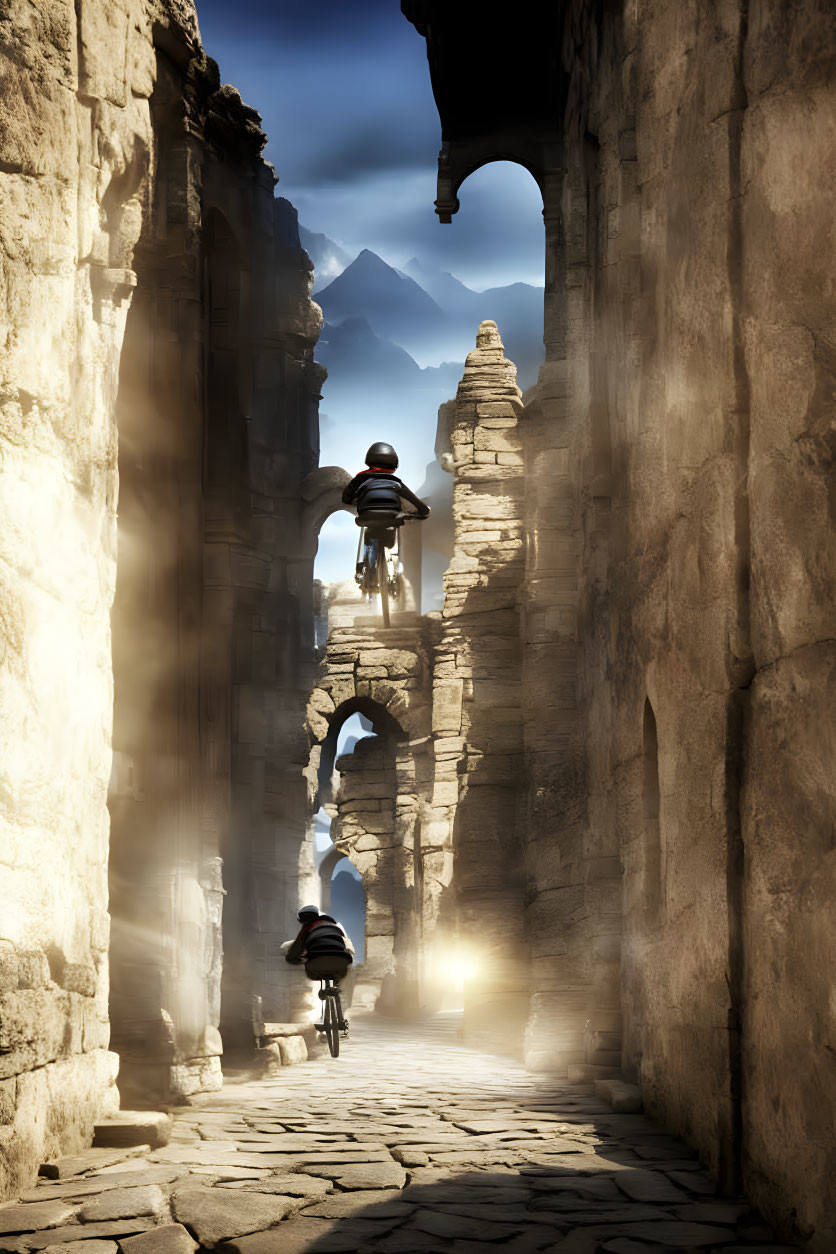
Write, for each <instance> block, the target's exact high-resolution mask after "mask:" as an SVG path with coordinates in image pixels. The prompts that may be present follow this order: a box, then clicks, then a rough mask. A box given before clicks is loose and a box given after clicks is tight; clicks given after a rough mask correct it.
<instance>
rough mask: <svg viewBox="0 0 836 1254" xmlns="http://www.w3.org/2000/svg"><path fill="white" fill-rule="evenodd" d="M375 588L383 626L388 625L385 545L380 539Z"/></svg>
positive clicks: (387, 574) (387, 577)
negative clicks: (378, 598)
mask: <svg viewBox="0 0 836 1254" xmlns="http://www.w3.org/2000/svg"><path fill="white" fill-rule="evenodd" d="M377 590H378V592H379V593H380V612H381V614H382V615H383V626H384V627H388V626H389V572H388V570H387V569H386V545H385V544H384V543H383V541H382V540H381V541H380V546H379V548H378V553H377Z"/></svg>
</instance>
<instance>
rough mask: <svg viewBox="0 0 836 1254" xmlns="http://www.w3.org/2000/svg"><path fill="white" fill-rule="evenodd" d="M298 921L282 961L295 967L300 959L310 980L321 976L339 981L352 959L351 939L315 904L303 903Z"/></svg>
mask: <svg viewBox="0 0 836 1254" xmlns="http://www.w3.org/2000/svg"><path fill="white" fill-rule="evenodd" d="M296 917H297V919H298V920H299V922H300V923H301V924H302V926H301V928H300V929H299V932H298V934H297V936H296V939H295V941H294V942H293V944H292V945H291V946H290V948H289V949H288V951H287V953H286V954H285V961H287V962H292V963H294V965H296V966H299V965H301V963H303V962H304V964H305V974H306V975H307V976H308V978H309V979H311V980H319V979H322V978H323V977H324V976H330V977H331V978H332V979H335V980H341V979H343V978H344V976H345V974H346V972H347V971H348V968H349V967H350V966H351V963H352V962H353V961H354V959H353V957H352V954H351V950H350V949H349V946H350V945H351V941H350V940H349V939H348V937H347V936H346V934H345V932H344V931H343V929H342V928H341V927H340V925H339V923H338V922H337V920H336V919H335V918H333V917H332V916H331V915H330V914H320V912H319V907H318V906H303V907H302V909H301V910H300V911H299V913H298V915H297V916H296Z"/></svg>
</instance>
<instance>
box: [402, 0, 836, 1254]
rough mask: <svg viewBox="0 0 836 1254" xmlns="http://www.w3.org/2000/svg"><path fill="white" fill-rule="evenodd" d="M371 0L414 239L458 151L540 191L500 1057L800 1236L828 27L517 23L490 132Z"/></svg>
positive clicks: (828, 800) (660, 13)
mask: <svg viewBox="0 0 836 1254" xmlns="http://www.w3.org/2000/svg"><path fill="white" fill-rule="evenodd" d="M403 7H404V10H405V12H408V13H409V15H410V16H411V17H412V18H413V20H414V21H415V22H416V24H417V25H418V28H419V30H421V32H422V33H423V34H425V35H426V36H427V39H428V44H429V55H430V63H431V66H432V72H433V87H434V90H435V92H436V98H437V101H438V103H439V110H440V113H441V123H442V138H443V147H442V152H441V155H440V159H439V200H438V202H437V210H438V212H439V215H440V216H441V217H442V220H445V218H446V220H449V215H450V214H452V213H454V212H456V210H457V208H458V201H457V198H456V193H457V191H458V187H459V186H460V184H461V182H462V181H463V179H464V178H465V177H466V176H467V174H468V173H469V172H470V171H471V170H473V169H474V168H476V167H477V166H478V165H480V164H484V163H485V162H487V161H490V160H497V159H508V158H509V157H515V158H516V159H517V160H519V161H520V162H521V163H522V164H523V165H525V166H526V167H527V168H528V169H529V170H531V171H532V173H533V174H534V177H535V178H536V179H537V181H538V183H539V185H540V188H541V191H542V194H543V203H544V218H545V223H546V241H547V245H546V299H545V328H544V339H545V342H546V352H547V360H546V363H545V365H544V367H543V369H542V371H541V374H540V379H539V383H538V385H537V387H536V388H535V389H534V390H533V391H532V392H531V393H529V394H527V396H526V401H527V404H526V409H525V413H524V415H523V418H522V420H521V423H520V427H521V429H522V431H523V432H524V441H523V442H524V451H525V498H526V518H525V534H526V539H527V559H526V578H525V586H524V599H523V606H524V621H523V625H522V632H521V638H522V641H523V649H524V652H523V658H522V686H523V710H524V719H525V724H524V726H525V735H524V753H525V768H524V774H525V791H526V807H527V809H526V823H525V842H526V857H527V866H528V908H527V925H526V938H527V940H528V942H529V943H530V944H531V946H532V948H533V953H534V961H533V965H532V988H533V999H532V1009H531V1016H530V1020H529V1027H528V1033H527V1043H528V1049H529V1054H528V1056H529V1059H530V1061H532V1062H534V1061H535V1060H536V1062H537V1063H538V1065H543V1064H545V1063H547V1062H550V1064H551V1065H553V1066H560V1067H567V1066H568V1067H569V1068H570V1075H575V1076H578V1077H580V1076H585V1077H587V1078H593V1077H594V1076H596V1075H604V1074H606V1071H607V1069H608V1068H609V1067H611V1066H612V1065H613V1064H615V1063H617V1062H618V1061H619V1059H620V1061H621V1063H622V1065H623V1068H624V1070H625V1071H626V1072H627V1074H628V1075H629V1076H631V1077H632V1078H635V1079H638V1080H639V1081H640V1082H641V1085H642V1088H643V1093H644V1099H645V1104H646V1106H647V1107H648V1109H649V1110H650V1112H651V1113H652V1114H653V1115H654V1116H655V1117H656V1118H658V1119H660V1120H661V1121H662V1122H664V1123H665V1124H667V1125H668V1126H669V1127H670V1128H672V1129H674V1130H676V1131H678V1132H680V1133H683V1134H684V1135H685V1136H686V1138H687V1139H688V1140H690V1142H691V1143H692V1144H693V1145H695V1146H696V1147H697V1148H698V1150H699V1151H700V1153H701V1155H702V1157H703V1158H704V1160H705V1161H706V1163H708V1164H709V1166H710V1167H711V1168H712V1169H713V1170H714V1172H715V1173H716V1175H717V1177H718V1179H719V1181H720V1183H721V1186H723V1187H726V1188H734V1187H736V1185H737V1183H738V1181H739V1178H740V1176H741V1174H742V1176H743V1181H744V1184H745V1186H746V1187H747V1189H748V1190H749V1191H750V1194H751V1195H752V1196H753V1198H754V1200H755V1202H756V1203H757V1204H758V1205H759V1206H760V1207H761V1208H762V1209H763V1210H764V1211H765V1212H766V1213H767V1214H769V1215H770V1217H771V1218H772V1219H773V1220H774V1221H775V1222H776V1223H777V1224H778V1225H779V1226H780V1227H781V1228H782V1230H783V1231H785V1232H786V1233H787V1234H791V1235H795V1236H799V1235H800V1236H801V1237H803V1238H805V1239H808V1241H809V1248H811V1249H813V1250H816V1251H825V1250H829V1249H830V1248H832V1245H833V1240H834V1229H833V1217H832V1214H831V1213H830V1211H829V1210H828V1205H827V1201H826V1200H825V1199H826V1198H827V1197H828V1195H829V1193H830V1190H829V1187H828V1184H827V1183H826V1181H827V1180H828V1179H829V1177H830V1176H831V1175H832V1161H831V1160H832V1155H831V1153H830V1150H829V1145H830V1143H831V1141H832V1136H831V1135H830V1130H829V1129H830V1124H831V1123H832V1117H831V1112H832V1108H833V1103H834V1100H836V1089H834V1073H833V1069H832V1065H831V1064H830V1063H828V1062H827V1061H826V1057H827V1055H828V1046H827V1044H826V1041H827V1039H828V1037H829V1034H832V1013H831V1009H830V1007H829V1003H828V978H827V975H826V972H828V971H829V970H830V969H831V968H832V964H833V946H834V929H833V923H832V912H830V913H828V908H827V905H826V903H827V902H828V901H829V900H830V898H831V896H832V887H833V863H832V858H833V851H832V847H831V845H832V840H831V839H830V837H829V836H828V834H827V833H828V831H829V830H832V827H831V828H829V827H828V819H827V818H826V815H828V814H830V815H831V816H832V806H833V784H832V776H833V771H832V767H828V766H826V765H825V760H826V759H827V755H828V754H830V756H831V757H832V743H833V701H832V682H833V681H832V674H833V635H834V632H833V621H834V620H833V587H834V578H833V565H832V561H833V546H832V542H831V532H832V499H831V493H830V485H831V484H832V476H833V433H832V403H831V401H830V400H828V399H827V398H828V397H830V398H831V399H832V391H833V370H834V363H833V354H832V352H831V349H830V347H829V345H831V344H832V343H833V337H834V325H833V306H832V299H831V297H830V286H831V283H832V278H831V270H832V267H831V266H830V265H829V264H828V262H827V261H826V260H824V259H825V258H829V256H830V252H831V251H832V234H833V220H832V213H831V212H830V206H829V199H828V194H827V191H826V189H827V188H828V186H829V176H830V178H832V172H833V165H834V159H836V156H835V154H836V126H835V125H834V119H835V118H836V86H834V85H835V84H836V72H835V71H836V41H834V27H833V14H832V6H829V5H827V4H825V3H823V2H821V0H809V3H804V4H790V3H788V2H787V0H758V2H757V3H744V2H743V0H739V2H733V3H730V4H725V5H704V4H699V3H696V0H693V2H687V3H682V4H675V5H674V4H670V3H666V2H665V0H658V2H651V3H648V4H642V5H640V6H636V5H634V4H632V3H630V4H626V3H625V4H619V3H616V4H607V5H603V4H590V3H586V2H585V0H575V2H574V3H572V4H570V5H566V6H563V8H562V9H561V12H560V15H559V20H560V24H561V26H562V31H561V32H560V35H559V36H558V37H557V38H556V37H555V32H554V23H555V22H556V21H557V15H556V11H555V12H550V14H548V15H544V16H543V18H542V26H541V27H540V28H539V29H538V32H537V34H535V33H534V32H533V31H532V29H531V27H530V24H529V26H528V27H527V28H526V29H527V32H528V38H529V40H530V43H531V57H530V59H528V60H527V61H526V64H525V67H524V68H523V67H519V68H517V67H516V66H515V65H514V64H512V63H509V64H508V78H507V80H506V83H505V88H506V93H507V98H509V99H513V100H514V106H515V107H514V112H513V116H509V118H508V119H506V120H504V122H503V125H497V126H496V127H495V129H494V131H493V132H491V127H490V123H488V122H486V120H485V118H484V117H480V118H478V119H476V118H474V116H473V109H472V101H473V100H474V99H480V98H481V97H480V95H479V93H478V91H477V90H476V89H477V88H478V86H479V85H480V74H481V73H482V72H483V71H482V68H481V67H480V66H478V65H471V64H470V62H469V61H467V60H466V59H464V58H462V57H457V50H459V49H460V48H461V47H462V46H463V45H462V40H464V39H465V38H466V37H467V35H468V31H467V30H466V27H465V24H464V19H461V18H460V16H459V15H457V14H456V13H454V12H452V11H450V10H449V9H448V8H447V7H446V6H444V5H442V4H440V3H435V2H434V0H427V2H425V3H422V4H421V5H420V6H418V5H412V4H411V3H407V0H404V5H403ZM522 25H523V24H522V23H519V27H520V30H522ZM499 38H500V36H499V35H494V36H491V32H490V30H489V28H488V27H487V26H485V27H483V28H482V29H481V30H480V32H479V39H480V40H482V41H486V42H487V43H488V44H489V45H490V46H491V50H492V52H496V50H497V49H496V47H495V44H496V41H497V40H498V39H499ZM501 38H502V41H503V49H504V48H505V46H506V43H507V44H508V45H509V46H512V44H513V37H512V35H510V34H509V33H508V32H507V31H505V30H503V32H502V36H501ZM492 40H493V43H492V42H491V41H492ZM544 48H545V49H546V50H545V51H544ZM531 80H534V81H533V82H532V81H531ZM547 107H548V109H550V110H551V114H550V116H547ZM506 123H507V124H506ZM453 885H454V889H455V877H454V880H453ZM549 1055H550V1057H549Z"/></svg>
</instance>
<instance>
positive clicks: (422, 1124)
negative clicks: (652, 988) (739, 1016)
mask: <svg viewBox="0 0 836 1254" xmlns="http://www.w3.org/2000/svg"><path fill="white" fill-rule="evenodd" d="M457 1026H458V1016H457V1015H455V1014H452V1015H450V1014H448V1015H439V1016H437V1017H436V1018H435V1019H434V1020H430V1021H428V1022H425V1023H422V1024H419V1025H406V1024H394V1023H391V1022H389V1023H386V1022H381V1021H380V1020H379V1019H377V1018H375V1019H372V1018H364V1019H359V1020H357V1021H356V1023H354V1024H352V1027H351V1032H350V1036H349V1038H348V1039H347V1040H346V1041H344V1043H343V1046H342V1052H341V1055H340V1057H339V1058H338V1059H331V1058H330V1057H328V1056H327V1054H326V1056H325V1057H320V1058H315V1059H312V1060H310V1061H308V1062H305V1063H301V1064H299V1065H298V1066H296V1067H294V1068H285V1069H283V1070H282V1072H281V1074H280V1075H278V1076H275V1077H271V1078H270V1079H264V1080H252V1079H250V1078H248V1077H247V1076H246V1075H244V1074H243V1073H240V1074H238V1075H237V1076H236V1075H235V1074H234V1073H233V1074H232V1075H231V1076H230V1077H228V1078H227V1079H226V1082H225V1085H224V1088H223V1090H222V1091H221V1092H219V1093H214V1094H201V1095H198V1096H196V1097H194V1098H193V1099H192V1101H191V1104H190V1105H188V1106H184V1107H181V1108H180V1109H177V1110H175V1112H174V1113H173V1128H172V1131H171V1138H170V1141H169V1143H168V1144H167V1145H163V1146H161V1147H160V1148H157V1149H150V1148H149V1147H148V1146H147V1145H146V1146H144V1147H133V1148H130V1149H123V1150H117V1151H107V1150H104V1149H93V1150H91V1151H88V1152H87V1154H82V1155H79V1156H77V1157H76V1158H74V1159H72V1160H65V1161H63V1162H59V1163H58V1164H56V1165H55V1172H56V1174H57V1175H58V1177H59V1178H58V1179H57V1180H51V1181H47V1180H43V1181H41V1182H40V1183H39V1185H38V1186H37V1187H36V1188H34V1189H30V1190H29V1191H28V1192H26V1193H25V1194H24V1195H23V1196H24V1200H23V1201H22V1202H20V1203H9V1204H7V1205H5V1206H3V1207H0V1251H1V1252H2V1254H24V1252H26V1254H28V1252H29V1251H33V1250H38V1251H44V1252H45V1254H51V1252H58V1251H60V1252H61V1254H71V1252H73V1251H77V1252H78V1254H193V1252H194V1251H195V1250H197V1249H200V1250H218V1251H220V1252H221V1254H303V1251H309V1252H310V1254H354V1252H355V1251H356V1252H357V1254H362V1252H363V1251H369V1254H372V1252H374V1254H378V1252H379V1254H413V1252H415V1254H417V1252H419V1251H421V1252H424V1251H426V1252H427V1254H433V1252H436V1251H437V1252H438V1254H442V1252H444V1254H449V1252H451V1251H452V1252H453V1254H476V1252H477V1251H482V1250H487V1249H493V1248H500V1249H503V1250H507V1251H513V1252H514V1254H530V1252H534V1251H543V1254H550V1252H552V1251H553V1252H554V1254H558V1252H559V1254H598V1252H599V1251H600V1254H604V1252H606V1254H643V1252H647V1254H662V1252H663V1251H671V1250H677V1251H682V1250H695V1251H700V1252H706V1254H707V1252H708V1251H714V1250H722V1251H723V1252H724V1254H782V1252H787V1254H788V1252H789V1250H790V1247H789V1246H786V1245H782V1244H779V1243H777V1242H776V1241H775V1240H774V1234H773V1233H772V1232H771V1230H770V1229H769V1228H768V1227H767V1225H766V1224H765V1223H764V1222H763V1221H762V1220H760V1219H759V1217H758V1216H757V1215H756V1214H755V1213H754V1212H753V1211H752V1210H751V1209H750V1207H749V1206H748V1205H747V1203H746V1202H745V1201H744V1200H743V1199H728V1198H723V1199H720V1198H717V1197H715V1196H714V1186H713V1185H712V1183H711V1181H710V1179H709V1177H708V1175H707V1174H706V1173H705V1172H704V1171H702V1170H701V1169H700V1165H699V1163H698V1161H697V1160H696V1158H695V1157H694V1155H693V1153H692V1152H691V1151H690V1150H689V1149H688V1148H687V1147H686V1146H685V1145H684V1143H683V1142H681V1141H679V1140H677V1139H676V1138H674V1137H672V1136H670V1135H668V1134H666V1133H665V1132H664V1130H663V1129H661V1128H660V1127H658V1126H657V1125H654V1124H653V1123H651V1122H650V1121H649V1120H647V1119H645V1118H644V1117H643V1116H641V1115H636V1114H619V1113H615V1112H614V1111H612V1110H611V1109H610V1108H609V1107H608V1106H606V1105H604V1104H603V1103H602V1102H600V1101H598V1100H596V1098H595V1097H594V1096H593V1095H592V1088H591V1086H585V1085H568V1084H565V1083H560V1082H555V1081H553V1080H549V1079H547V1078H544V1077H543V1076H539V1077H538V1076H536V1075H532V1074H530V1073H529V1072H527V1071H525V1070H524V1069H523V1068H522V1067H521V1066H520V1065H518V1064H517V1063H515V1062H514V1061H513V1060H509V1059H505V1058H500V1057H497V1056H494V1055H489V1054H485V1053H481V1052H478V1051H476V1050H473V1049H467V1048H464V1047H462V1046H461V1045H459V1044H458V1043H457V1041H456V1029H457ZM73 1173H77V1174H73ZM65 1176H66V1177H67V1178H64V1177H65ZM196 1241H199V1242H200V1244H199V1245H197V1244H196Z"/></svg>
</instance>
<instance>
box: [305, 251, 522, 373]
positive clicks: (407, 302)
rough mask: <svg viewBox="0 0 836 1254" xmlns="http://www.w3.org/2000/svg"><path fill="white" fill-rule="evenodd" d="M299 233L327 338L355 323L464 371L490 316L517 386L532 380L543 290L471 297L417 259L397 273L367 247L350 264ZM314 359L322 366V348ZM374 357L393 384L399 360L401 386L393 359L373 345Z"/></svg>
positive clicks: (503, 290)
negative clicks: (479, 331)
mask: <svg viewBox="0 0 836 1254" xmlns="http://www.w3.org/2000/svg"><path fill="white" fill-rule="evenodd" d="M300 236H301V239H302V244H303V246H304V247H305V248H306V249H307V250H308V252H309V255H310V257H311V260H312V261H313V263H314V268H315V269H314V274H315V283H314V292H315V295H316V300H317V302H318V304H319V305H320V306H321V307H322V311H323V313H324V315H325V320H326V323H328V324H329V339H331V340H333V338H334V337H333V334H332V329H333V328H334V327H337V326H342V325H343V324H344V323H346V322H349V321H353V320H356V319H360V320H362V321H364V322H365V323H366V324H367V326H368V327H369V328H370V329H371V331H372V332H373V333H374V335H375V336H377V337H378V339H379V340H380V341H382V342H383V343H384V345H391V346H393V347H398V348H400V349H402V350H405V351H406V353H408V354H409V355H410V356H411V357H412V358H413V360H414V361H415V362H416V364H418V363H420V364H422V365H425V366H426V365H429V364H431V363H432V364H438V363H441V362H458V363H460V365H461V367H462V369H463V367H464V359H465V357H466V356H467V354H468V353H469V352H470V350H471V349H472V348H473V347H474V346H475V343H476V330H477V328H478V326H479V323H480V322H482V321H483V320H484V319H485V318H493V319H494V321H495V322H496V323H497V325H498V327H499V330H500V334H501V335H502V338H503V342H504V344H505V350H506V355H507V356H508V357H510V359H511V360H512V361H513V362H514V363H515V364H516V366H517V378H518V382H519V384H520V387H522V388H523V389H525V388H526V387H529V386H530V385H531V384H532V383H534V382H535V381H536V378H537V370H538V368H539V365H540V362H541V361H542V356H543V343H542V340H543V289H542V288H538V287H534V286H533V285H531V284H529V283H512V284H510V285H508V286H507V287H497V288H489V289H488V290H487V291H484V292H474V291H473V290H472V289H471V288H469V287H467V286H466V285H465V284H464V283H462V282H461V281H460V280H459V279H457V278H455V277H454V276H453V275H452V274H449V273H447V272H446V271H442V270H438V269H435V268H433V267H430V266H427V265H425V264H422V263H421V262H420V261H419V260H418V258H416V257H413V258H412V260H411V261H409V262H408V263H407V266H406V268H405V271H399V270H396V269H395V268H394V267H393V266H390V265H388V264H387V262H385V261H384V260H383V259H382V258H381V257H378V256H377V254H376V253H373V252H372V251H371V250H370V249H368V248H364V249H363V251H362V252H361V253H359V255H358V256H357V257H355V258H354V260H353V261H351V260H349V258H348V256H347V254H346V253H345V251H344V250H343V249H341V248H340V247H339V245H338V244H335V243H334V242H333V240H329V239H328V237H327V236H325V235H320V234H317V235H315V234H313V233H312V232H310V231H307V230H305V229H304V228H303V227H302V228H300ZM339 267H342V269H341V270H340V272H339V273H337V274H335V270H336V269H337V268H339ZM334 274H335V277H333V278H330V280H329V279H328V276H330V275H334ZM320 275H321V276H322V277H320ZM323 335H324V333H323ZM317 355H318V357H319V358H320V360H321V361H322V362H323V364H324V365H326V366H328V365H329V360H328V355H329V354H328V352H327V351H326V352H321V351H318V353H317ZM376 358H377V360H378V362H379V364H380V365H381V366H383V365H384V363H385V362H388V364H389V373H390V377H391V381H392V382H394V381H395V379H394V374H395V372H396V370H397V366H396V363H400V366H401V367H402V368H403V370H404V372H405V373H404V376H403V378H404V381H406V379H407V377H408V375H409V370H408V367H407V365H406V363H405V362H404V360H403V358H402V357H401V356H400V355H397V354H394V353H388V354H387V353H386V352H385V351H383V350H382V349H380V348H378V349H377V350H376ZM333 364H334V365H335V366H336V364H337V363H336V360H334V361H333ZM459 373H461V371H460V372H459Z"/></svg>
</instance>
